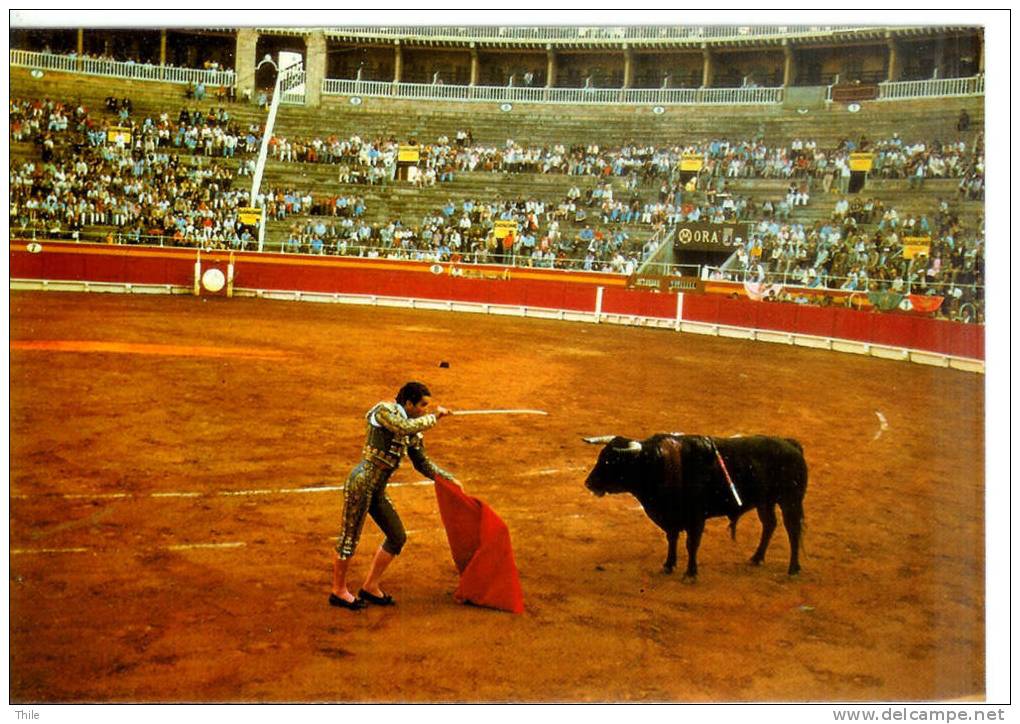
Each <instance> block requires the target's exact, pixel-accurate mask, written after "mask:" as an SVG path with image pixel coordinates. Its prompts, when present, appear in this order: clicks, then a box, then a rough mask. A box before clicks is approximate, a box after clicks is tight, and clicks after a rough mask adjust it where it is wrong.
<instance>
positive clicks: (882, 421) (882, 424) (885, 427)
mask: <svg viewBox="0 0 1020 724" xmlns="http://www.w3.org/2000/svg"><path fill="white" fill-rule="evenodd" d="M875 414H876V415H878V422H879V425H880V426H879V428H878V432H876V433H875V437H873V438H871V440H872V442H874V441H875V440H877V439H878V438H880V437H882V433H883V432H885V431H886V430H888V429H889V421H888V420H886V419H885V415H883V414H882V413H881V412H879V411H878V410H875Z"/></svg>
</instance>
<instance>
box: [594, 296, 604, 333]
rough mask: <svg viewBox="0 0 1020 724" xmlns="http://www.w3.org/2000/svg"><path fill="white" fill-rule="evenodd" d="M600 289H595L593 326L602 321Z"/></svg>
mask: <svg viewBox="0 0 1020 724" xmlns="http://www.w3.org/2000/svg"><path fill="white" fill-rule="evenodd" d="M602 292H603V288H602V287H596V289H595V324H598V323H599V322H600V321H601V320H602Z"/></svg>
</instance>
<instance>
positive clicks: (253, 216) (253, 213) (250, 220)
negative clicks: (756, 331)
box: [237, 208, 262, 226]
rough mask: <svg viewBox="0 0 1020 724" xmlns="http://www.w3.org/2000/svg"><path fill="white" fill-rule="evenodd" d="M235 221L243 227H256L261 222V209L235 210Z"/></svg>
mask: <svg viewBox="0 0 1020 724" xmlns="http://www.w3.org/2000/svg"><path fill="white" fill-rule="evenodd" d="M237 220H238V222H240V223H242V224H244V225H245V226H258V225H259V222H260V221H262V209H261V208H239V209H238V210H237Z"/></svg>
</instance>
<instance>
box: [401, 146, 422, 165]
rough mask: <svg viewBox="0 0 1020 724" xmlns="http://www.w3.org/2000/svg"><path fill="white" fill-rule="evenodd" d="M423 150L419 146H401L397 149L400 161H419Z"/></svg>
mask: <svg viewBox="0 0 1020 724" xmlns="http://www.w3.org/2000/svg"><path fill="white" fill-rule="evenodd" d="M420 154H421V151H420V150H419V149H418V147H417V146H401V147H400V149H399V150H398V151H397V162H398V163H418V159H419V158H420Z"/></svg>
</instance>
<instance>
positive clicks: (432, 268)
mask: <svg viewBox="0 0 1020 724" xmlns="http://www.w3.org/2000/svg"><path fill="white" fill-rule="evenodd" d="M429 271H430V272H432V273H433V274H442V273H443V267H442V265H440V264H433V265H432V266H430V267H429Z"/></svg>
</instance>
